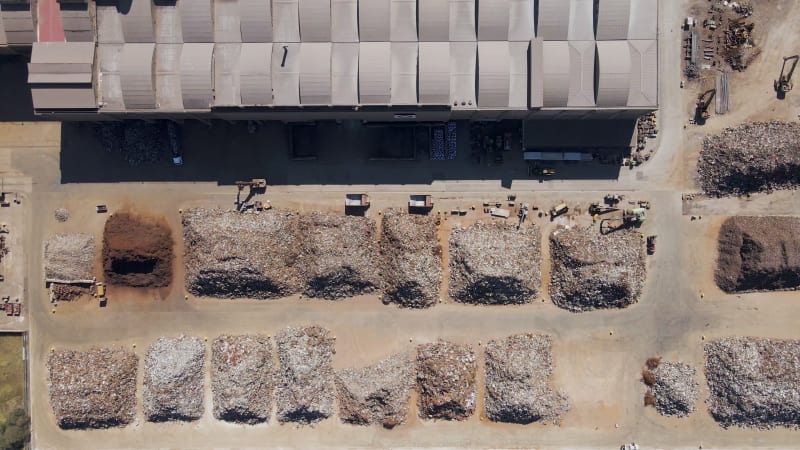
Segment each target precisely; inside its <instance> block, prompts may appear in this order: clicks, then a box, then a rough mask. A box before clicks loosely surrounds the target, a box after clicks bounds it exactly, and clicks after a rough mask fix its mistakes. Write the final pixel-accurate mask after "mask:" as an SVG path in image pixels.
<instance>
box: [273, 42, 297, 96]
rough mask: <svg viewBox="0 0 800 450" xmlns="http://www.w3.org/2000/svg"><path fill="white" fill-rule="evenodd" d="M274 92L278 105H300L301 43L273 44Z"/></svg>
mask: <svg viewBox="0 0 800 450" xmlns="http://www.w3.org/2000/svg"><path fill="white" fill-rule="evenodd" d="M272 94H273V100H274V103H275V105H276V106H299V105H300V44H299V43H296V42H287V43H277V42H276V43H275V44H273V46H272Z"/></svg>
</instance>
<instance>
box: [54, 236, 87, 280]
mask: <svg viewBox="0 0 800 450" xmlns="http://www.w3.org/2000/svg"><path fill="white" fill-rule="evenodd" d="M93 265H94V236H92V235H91V234H57V235H55V236H53V237H51V238H50V239H48V240H47V241H45V243H44V277H45V280H47V281H53V282H63V283H71V282H76V281H84V282H85V281H91V280H92V278H93V275H92V273H93V270H92V267H93Z"/></svg>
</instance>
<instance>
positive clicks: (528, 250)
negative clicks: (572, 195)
mask: <svg viewBox="0 0 800 450" xmlns="http://www.w3.org/2000/svg"><path fill="white" fill-rule="evenodd" d="M540 240H541V234H540V231H539V228H538V227H537V226H535V225H532V226H526V227H522V228H520V229H517V228H516V227H515V226H512V225H506V224H501V223H493V224H483V223H480V222H478V223H476V224H474V225H471V226H469V227H467V228H460V227H457V228H454V229H453V231H452V233H451V235H450V296H451V297H452V298H453V299H455V300H457V301H460V302H465V303H479V304H493V305H507V304H520V303H529V302H531V301H532V300H533V299H534V298H536V296H537V295H538V293H539V285H540V283H541V254H540V248H539V247H540Z"/></svg>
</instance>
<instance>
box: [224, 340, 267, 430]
mask: <svg viewBox="0 0 800 450" xmlns="http://www.w3.org/2000/svg"><path fill="white" fill-rule="evenodd" d="M275 372H276V369H275V367H274V363H273V361H272V343H271V342H270V339H269V338H268V337H267V336H263V335H242V336H227V335H224V336H220V337H218V338H217V339H215V340H214V343H213V344H212V346H211V392H212V393H213V398H214V417H215V418H217V419H219V420H224V421H226V422H235V423H247V424H256V423H262V422H267V421H269V417H270V413H271V411H272V394H273V391H274V389H275V383H274V377H275Z"/></svg>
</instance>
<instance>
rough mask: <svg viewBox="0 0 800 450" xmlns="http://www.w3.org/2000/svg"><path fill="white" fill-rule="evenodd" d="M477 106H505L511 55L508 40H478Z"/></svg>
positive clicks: (507, 94)
mask: <svg viewBox="0 0 800 450" xmlns="http://www.w3.org/2000/svg"><path fill="white" fill-rule="evenodd" d="M478 61H479V62H480V63H479V64H478V106H479V107H480V108H506V107H508V103H509V79H510V78H509V69H510V67H511V55H510V50H509V46H508V42H495V41H480V42H478Z"/></svg>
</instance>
